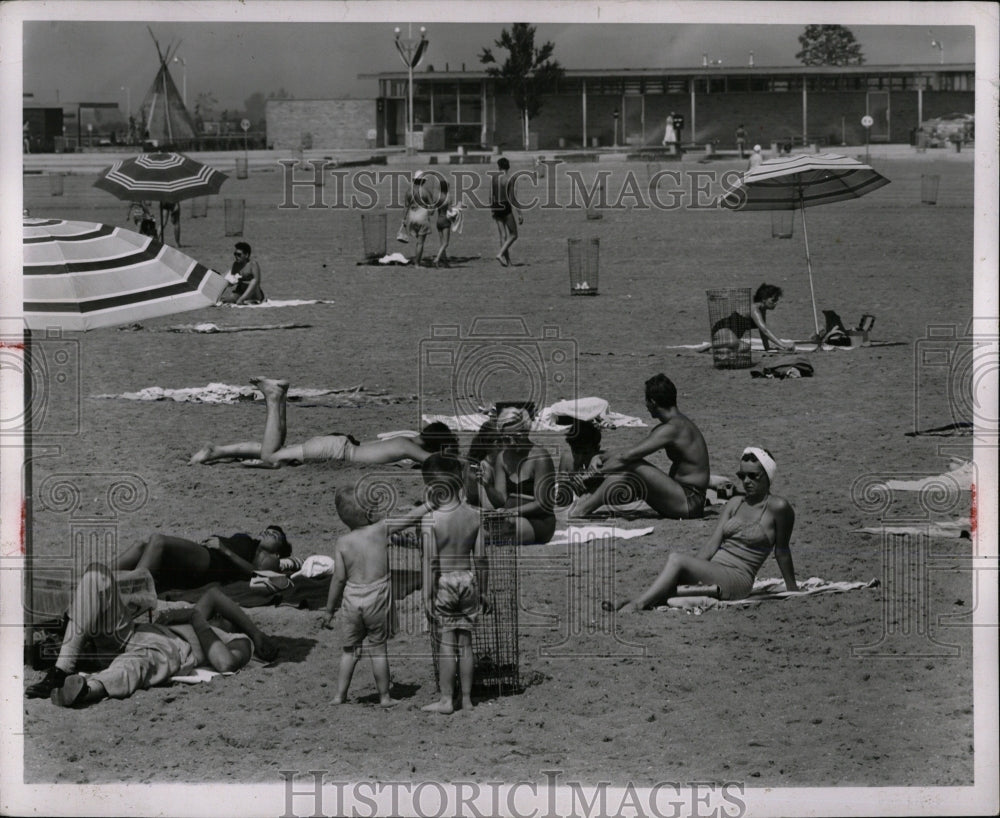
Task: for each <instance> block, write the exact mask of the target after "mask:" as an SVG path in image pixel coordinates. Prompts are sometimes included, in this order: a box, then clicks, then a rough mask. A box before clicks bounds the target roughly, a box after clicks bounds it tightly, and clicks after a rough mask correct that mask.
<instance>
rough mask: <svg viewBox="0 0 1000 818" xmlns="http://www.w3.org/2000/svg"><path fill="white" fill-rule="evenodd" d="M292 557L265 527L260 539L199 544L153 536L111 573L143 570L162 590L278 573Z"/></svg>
mask: <svg viewBox="0 0 1000 818" xmlns="http://www.w3.org/2000/svg"><path fill="white" fill-rule="evenodd" d="M291 555H292V546H291V545H289V544H288V540H287V539H286V537H285V532H284V531H283V530H282V528H281V526H278V525H269V526H268V527H267V528H265V529H264V530H263V531H262V532H261V533H260V536H259V537H251V536H250V535H249V534H233V535H232V536H231V537H221V536H218V535H216V536H213V537H209V538H208V539H206V540H202V542H200V543H198V542H195V541H194V540H187V539H184V538H183V537H173V536H170V535H168V534H153V535H152V536H150V538H149V539H148V540H145V541H144V542H141V543H137V544H136V545H133V546H132V547H131V548H130V549H128V551H126V552H125V553H124V554H122V555H121V556H120V557H118V559H117V560H116V562H115V566H114V570H116V571H132V570H133V569H136V568H145V569H146V570H147V571H149V573H150V574H152V575H153V582H154V584H155V585H156V589H157V590H158V591H163V590H166V589H168V588H197V587H199V586H201V585H206V584H208V583H209V582H219V583H223V584H224V583H227V582H235V581H237V580H241V579H249V578H250V577H251V576H252V575H253V573H254V571H278V570H279V569H280V567H281V560H282V559H284V558H287V557H290V556H291Z"/></svg>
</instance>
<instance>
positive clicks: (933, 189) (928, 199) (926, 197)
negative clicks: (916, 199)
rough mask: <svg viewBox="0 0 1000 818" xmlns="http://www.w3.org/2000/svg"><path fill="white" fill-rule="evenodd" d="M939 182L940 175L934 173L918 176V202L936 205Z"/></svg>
mask: <svg viewBox="0 0 1000 818" xmlns="http://www.w3.org/2000/svg"><path fill="white" fill-rule="evenodd" d="M940 184H941V177H940V176H938V175H937V174H936V173H932V174H923V175H921V177H920V202H921V204H928V205H936V204H937V197H938V185H940Z"/></svg>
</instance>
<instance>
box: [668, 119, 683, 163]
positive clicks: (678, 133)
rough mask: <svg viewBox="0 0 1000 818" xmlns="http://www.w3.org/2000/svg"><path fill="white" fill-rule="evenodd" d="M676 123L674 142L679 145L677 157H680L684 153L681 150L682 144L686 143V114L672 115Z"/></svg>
mask: <svg viewBox="0 0 1000 818" xmlns="http://www.w3.org/2000/svg"><path fill="white" fill-rule="evenodd" d="M670 116H671V118H672V119H673V121H674V139H675V140H676V141H675V142H674V144H675V145H677V155H678V156H680V155H681V154H682V153H683V150H682V149H681V142H683V141H684V114H674V113H671V114H670Z"/></svg>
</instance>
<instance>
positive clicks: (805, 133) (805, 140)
mask: <svg viewBox="0 0 1000 818" xmlns="http://www.w3.org/2000/svg"><path fill="white" fill-rule="evenodd" d="M808 112H809V105H808V101H807V96H806V78H805V77H802V147H803V148H804V147H805V146H806V145H808V144H809V113H808Z"/></svg>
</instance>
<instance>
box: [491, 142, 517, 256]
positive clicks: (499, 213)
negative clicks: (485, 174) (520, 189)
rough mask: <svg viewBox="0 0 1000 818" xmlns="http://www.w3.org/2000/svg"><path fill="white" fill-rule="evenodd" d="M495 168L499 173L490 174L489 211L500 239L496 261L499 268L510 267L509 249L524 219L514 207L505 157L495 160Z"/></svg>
mask: <svg viewBox="0 0 1000 818" xmlns="http://www.w3.org/2000/svg"><path fill="white" fill-rule="evenodd" d="M497 167H498V168H499V169H500V170H499V172H498V173H491V174H490V176H491V179H490V210H491V211H492V213H493V223H494V224H495V225H496V226H497V234H498V235H499V237H500V252H499V253H497V255H496V259H497V261H499V262H500V266H502V267H510V264H511V261H510V248H511V247H512V246H513V245H514V242H515V241H517V226H518V225H519V224H524V217H523V216H522V215H521V211H520V210H518V208H517V207H515V206H514V201H515V196H514V191H513V189H512V187H513V183H512V181H511V179H510V177H508V175H507V171H509V170H510V161H509V160H508V159H507V157H506V156H501V157H500V158H499V159H497ZM515 215H516V219H515Z"/></svg>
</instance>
